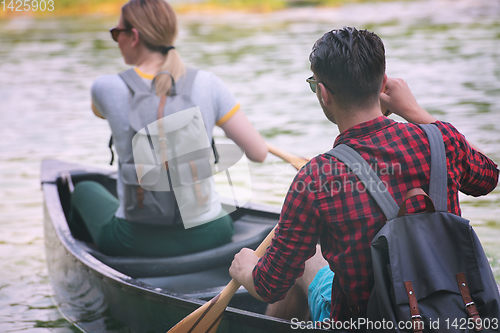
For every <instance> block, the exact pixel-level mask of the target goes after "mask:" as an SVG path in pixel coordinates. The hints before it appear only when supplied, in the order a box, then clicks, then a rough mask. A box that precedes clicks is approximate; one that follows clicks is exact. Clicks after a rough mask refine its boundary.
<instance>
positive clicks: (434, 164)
mask: <svg viewBox="0 0 500 333" xmlns="http://www.w3.org/2000/svg"><path fill="white" fill-rule="evenodd" d="M418 126H420V128H422V129H423V130H424V131H425V133H426V134H427V138H428V139H429V145H430V148H431V178H430V184H429V196H430V197H431V199H432V202H434V206H435V207H436V211H438V212H446V211H448V180H447V179H448V172H447V169H446V152H445V149H444V141H443V134H442V133H441V131H440V130H439V128H438V127H437V126H436V125H435V124H427V125H418Z"/></svg>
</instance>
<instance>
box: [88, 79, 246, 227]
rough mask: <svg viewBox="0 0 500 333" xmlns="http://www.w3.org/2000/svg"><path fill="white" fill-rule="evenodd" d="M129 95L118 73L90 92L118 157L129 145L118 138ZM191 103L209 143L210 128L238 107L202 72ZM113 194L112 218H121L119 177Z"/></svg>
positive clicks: (225, 90)
mask: <svg viewBox="0 0 500 333" xmlns="http://www.w3.org/2000/svg"><path fill="white" fill-rule="evenodd" d="M137 72H138V74H139V75H140V76H141V77H143V79H144V81H145V82H146V83H149V84H150V83H151V79H149V78H147V77H145V75H144V74H143V73H141V72H139V71H137ZM129 94H130V90H129V89H128V87H127V85H126V84H125V82H124V81H123V80H122V79H121V78H120V77H119V76H118V74H114V75H103V76H101V77H99V78H98V79H97V80H95V81H94V84H93V85H92V89H91V95H92V104H93V106H94V107H95V109H96V110H97V111H98V112H99V113H100V114H101V116H103V117H104V118H106V120H108V123H109V126H110V128H111V132H112V134H113V142H114V144H115V149H116V152H117V153H118V158H119V157H120V155H124V154H125V151H126V145H127V144H130V143H127V142H125V140H124V139H122V138H124V133H126V132H127V131H128V129H129V123H128V111H129ZM191 100H192V101H193V103H194V104H195V105H196V106H199V107H200V111H201V114H202V116H203V120H204V122H205V127H206V129H207V134H208V139H209V140H210V141H212V131H213V128H214V126H215V125H219V126H220V125H222V124H223V123H225V122H226V121H227V120H229V119H230V118H231V116H233V115H234V113H236V112H237V111H238V110H239V104H237V103H236V100H235V98H234V96H233V94H232V93H231V91H229V89H228V88H227V86H226V85H225V84H224V82H222V80H221V79H219V78H218V77H217V76H215V75H214V74H212V73H210V72H206V71H203V70H198V73H197V75H196V78H195V80H194V82H193V90H192V95H191ZM117 193H118V199H119V200H120V207H119V208H118V210H117V212H116V217H118V218H122V219H124V218H125V213H124V208H123V202H124V200H123V182H122V181H121V177H118V180H117Z"/></svg>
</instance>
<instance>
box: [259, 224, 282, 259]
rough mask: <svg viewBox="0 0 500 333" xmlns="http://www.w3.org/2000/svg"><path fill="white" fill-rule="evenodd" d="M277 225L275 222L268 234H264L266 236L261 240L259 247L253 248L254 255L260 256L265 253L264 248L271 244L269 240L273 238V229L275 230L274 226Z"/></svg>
mask: <svg viewBox="0 0 500 333" xmlns="http://www.w3.org/2000/svg"><path fill="white" fill-rule="evenodd" d="M277 226H278V225H277V224H276V225H275V226H274V228H273V230H271V231H270V232H269V234H268V235H267V236H266V238H264V240H263V241H262V243H260V245H259V247H258V248H257V249H256V250H255V255H256V256H257V257H259V258H260V257H262V256H263V255H264V254H266V250H267V248H268V247H269V245H271V241H272V240H273V238H274V231H275V230H276V227H277Z"/></svg>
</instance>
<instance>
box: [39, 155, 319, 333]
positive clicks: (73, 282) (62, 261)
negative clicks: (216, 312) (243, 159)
mask: <svg viewBox="0 0 500 333" xmlns="http://www.w3.org/2000/svg"><path fill="white" fill-rule="evenodd" d="M65 172H69V173H70V174H71V177H72V180H73V182H74V183H75V184H76V183H78V182H80V181H83V180H93V181H97V182H99V183H100V184H102V185H103V186H104V187H106V188H107V189H108V190H109V191H110V192H111V193H113V194H115V195H116V172H113V171H107V170H101V169H96V168H93V167H86V166H82V165H77V164H72V163H67V162H62V161H56V160H46V161H44V162H43V163H42V172H41V183H42V190H43V196H44V233H45V252H46V257H47V265H48V271H49V277H50V282H51V284H52V287H53V290H54V301H55V304H56V305H57V307H58V309H59V311H60V312H61V314H62V315H63V316H64V317H65V318H66V319H67V320H68V321H69V322H71V323H72V324H74V325H75V326H76V327H78V328H79V329H81V330H82V331H84V332H134V333H138V332H166V331H168V330H169V329H170V328H171V327H173V326H174V325H175V324H176V323H177V322H179V321H180V320H182V319H183V318H184V317H186V316H187V315H188V314H190V313H191V312H193V311H194V310H196V309H197V308H198V307H200V306H201V305H203V304H204V303H205V302H206V301H207V300H210V299H212V298H213V297H214V296H216V295H217V294H218V293H219V292H220V291H221V290H222V289H223V287H224V286H225V285H226V284H227V283H228V282H229V281H230V279H231V278H230V276H229V273H228V268H229V265H230V263H231V261H232V259H233V257H234V254H235V253H237V252H238V251H239V250H240V249H241V248H242V247H250V248H253V249H255V248H256V247H257V246H258V245H259V244H260V242H261V241H262V240H263V239H264V238H265V236H266V235H267V234H268V232H269V231H270V230H271V229H272V228H273V226H274V225H275V224H276V223H277V222H278V219H279V210H278V209H276V208H273V207H267V206H263V205H257V204H254V203H248V204H246V205H245V206H243V207H239V208H238V209H237V210H235V211H234V212H233V213H231V217H232V218H233V220H234V221H235V222H234V226H235V234H234V236H233V238H232V241H231V242H230V243H229V244H226V245H224V246H221V247H218V248H215V249H211V250H208V251H204V252H201V253H195V254H189V255H183V256H177V257H167V258H139V257H110V256H107V255H105V254H103V253H101V252H99V251H98V250H97V249H96V248H95V247H93V246H92V245H91V244H87V243H85V242H83V241H80V240H78V239H75V238H74V237H73V236H72V234H71V232H70V230H69V228H68V224H67V220H66V217H67V214H68V211H69V204H70V192H69V190H68V186H67V185H66V184H65V182H64V180H63V179H62V178H61V173H65ZM223 206H226V207H225V208H226V209H228V211H232V209H230V208H231V207H230V206H231V203H230V202H229V201H228V202H225V201H223ZM266 306H267V304H266V303H263V302H260V301H258V300H256V299H255V298H253V297H252V296H251V295H250V294H248V292H247V291H246V290H245V289H244V288H243V287H242V288H240V289H239V290H238V292H237V293H236V294H235V296H234V297H233V299H232V300H231V302H230V303H229V306H228V308H227V309H226V311H225V313H224V316H223V319H222V321H221V324H220V326H219V330H218V332H220V333H231V332H238V333H246V332H248V333H250V332H251V333H279V332H292V331H296V330H295V329H293V327H294V326H293V324H292V322H290V321H286V320H281V319H277V318H273V317H269V316H265V315H264V312H265V309H266ZM301 331H304V332H320V331H324V330H320V329H305V330H301Z"/></svg>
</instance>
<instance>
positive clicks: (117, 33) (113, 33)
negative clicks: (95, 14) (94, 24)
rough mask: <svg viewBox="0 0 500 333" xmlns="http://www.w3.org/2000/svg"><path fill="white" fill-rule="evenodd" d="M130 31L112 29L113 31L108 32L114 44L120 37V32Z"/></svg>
mask: <svg viewBox="0 0 500 333" xmlns="http://www.w3.org/2000/svg"><path fill="white" fill-rule="evenodd" d="M131 30H132V29H118V28H113V29H109V32H110V33H111V38H113V40H114V41H115V42H118V36H120V32H122V31H131Z"/></svg>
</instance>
